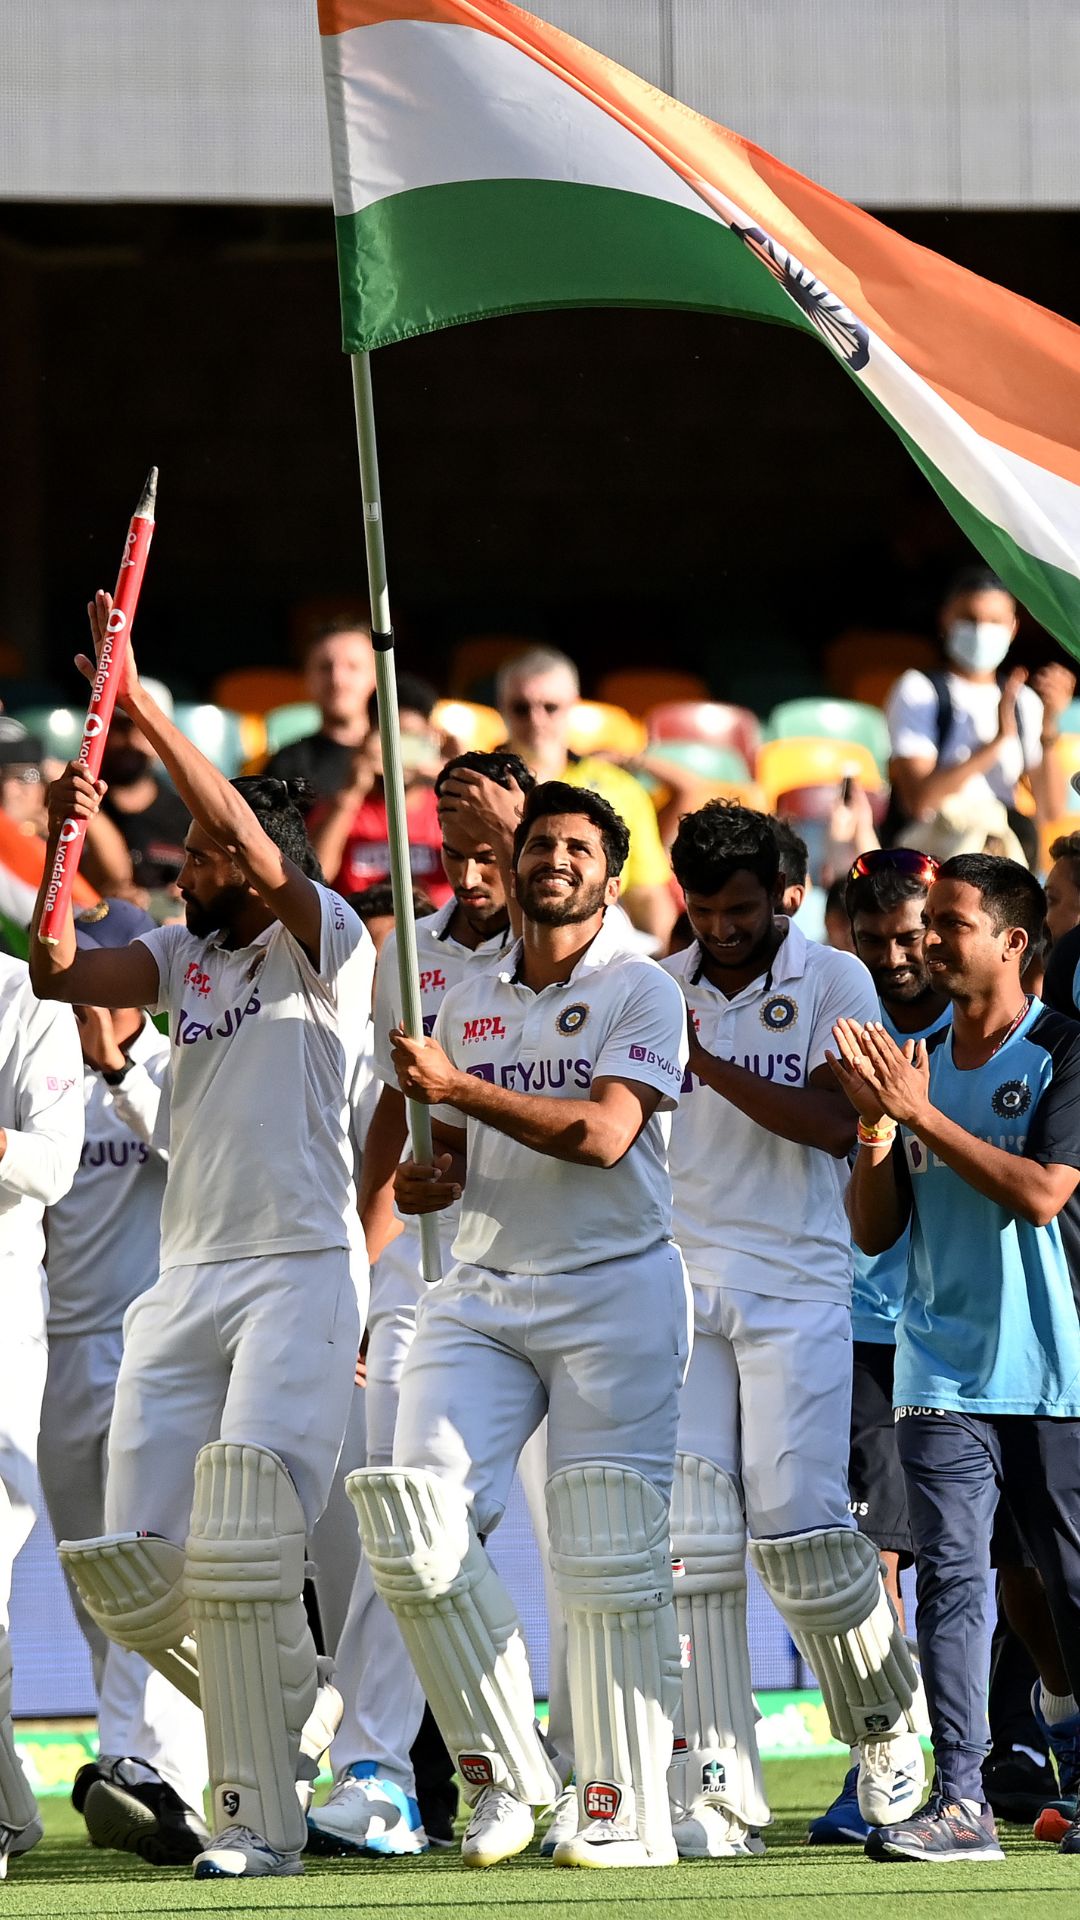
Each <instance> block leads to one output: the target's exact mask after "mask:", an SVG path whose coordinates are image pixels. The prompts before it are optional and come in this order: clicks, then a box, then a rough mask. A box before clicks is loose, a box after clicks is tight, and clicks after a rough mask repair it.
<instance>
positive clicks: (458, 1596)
mask: <svg viewBox="0 0 1080 1920" xmlns="http://www.w3.org/2000/svg"><path fill="white" fill-rule="evenodd" d="M345 1490H346V1492H347V1494H348V1496H349V1499H350V1500H351V1501H352V1504H353V1506H354V1507H355V1509H356V1517H357V1521H358V1524H359V1527H360V1538H361V1541H362V1542H363V1547H364V1553H365V1555H366V1557H367V1561H368V1564H369V1566H370V1568H371V1576H372V1579H373V1580H374V1582H375V1587H376V1590H377V1592H378V1593H379V1594H380V1595H381V1597H382V1599H383V1600H385V1602H386V1604H387V1606H388V1607H389V1608H390V1611H391V1613H392V1614H393V1615H394V1618H395V1619H396V1621H397V1623H398V1626H399V1628H400V1629H401V1637H402V1639H403V1640H404V1642H405V1645H406V1648H407V1649H408V1653H409V1658H410V1659H411V1661H412V1663H413V1666H414V1667H415V1669H416V1673H417V1677H418V1679H419V1681H420V1684H421V1686H422V1687H423V1689H424V1692H425V1694H426V1695H427V1698H428V1701H429V1703H430V1705H431V1711H432V1713H433V1714H434V1716H435V1719H436V1721H437V1722H438V1725H439V1729H440V1731H441V1733H442V1736H443V1739H444V1740H445V1741H446V1744H447V1746H448V1748H449V1749H450V1752H451V1753H452V1754H453V1756H454V1759H455V1761H456V1763H457V1768H458V1772H459V1773H460V1775H461V1777H462V1779H463V1780H464V1782H465V1790H466V1794H467V1795H469V1796H470V1797H471V1798H472V1799H475V1798H476V1797H477V1795H478V1794H479V1793H480V1792H481V1791H482V1790H483V1788H484V1787H487V1786H491V1785H496V1786H506V1787H509V1788H510V1790H511V1791H512V1792H513V1793H515V1794H516V1795H517V1796H518V1798H519V1799H521V1800H524V1801H525V1802H526V1803H527V1804H528V1805H529V1806H534V1807H546V1806H550V1805H551V1804H552V1802H553V1801H554V1800H555V1798H556V1797H557V1795H558V1794H559V1793H560V1791H561V1789H562V1781H561V1780H560V1778H559V1775H558V1774H557V1773H556V1771H555V1768H554V1767H553V1766H552V1764H551V1762H550V1760H549V1759H548V1757H547V1754H546V1753H545V1752H544V1749H543V1747H542V1745H541V1743H540V1739H539V1736H538V1734H537V1731H536V1726H535V1720H534V1702H533V1689H532V1679H531V1677H530V1674H529V1660H528V1655H527V1653H526V1651H525V1642H524V1639H523V1638H522V1633H521V1627H520V1625H519V1623H518V1618H517V1614H516V1612H515V1610H514V1603H513V1601H512V1600H511V1598H510V1596H509V1594H508V1593H507V1591H506V1588H505V1587H504V1586H503V1584H502V1581H501V1580H500V1579H499V1576H498V1574H497V1573H496V1571H495V1569H494V1567H493V1566H492V1564H491V1561H490V1559H489V1558H488V1555H487V1553H486V1552H485V1550H484V1548H483V1547H482V1546H481V1544H480V1541H479V1540H478V1539H477V1537H476V1534H475V1532H474V1530H473V1526H472V1522H471V1519H470V1517H469V1510H468V1506H467V1505H466V1502H465V1498H464V1495H463V1494H462V1493H460V1492H459V1490H458V1489H457V1488H456V1487H454V1486H451V1485H449V1484H448V1483H447V1482H446V1481H443V1480H440V1479H438V1477H437V1476H436V1475H435V1474H433V1473H427V1472H425V1471H423V1470H422V1469H420V1468H404V1467H385V1468H375V1467H369V1468H360V1469H359V1470H358V1471H357V1472H355V1473H350V1474H349V1476H348V1478H347V1480H346V1482H345Z"/></svg>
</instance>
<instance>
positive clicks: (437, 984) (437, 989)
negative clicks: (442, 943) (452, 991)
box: [420, 967, 446, 993]
mask: <svg viewBox="0 0 1080 1920" xmlns="http://www.w3.org/2000/svg"><path fill="white" fill-rule="evenodd" d="M420 991H421V993H445V992H446V975H445V973H444V972H443V970H442V968H441V967H428V969H427V971H426V972H424V973H422V974H421V975H420Z"/></svg>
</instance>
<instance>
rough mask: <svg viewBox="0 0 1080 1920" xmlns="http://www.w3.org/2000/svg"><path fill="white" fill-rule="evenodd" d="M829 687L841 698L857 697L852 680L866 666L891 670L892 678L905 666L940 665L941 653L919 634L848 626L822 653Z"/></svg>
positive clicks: (854, 680) (855, 679)
mask: <svg viewBox="0 0 1080 1920" xmlns="http://www.w3.org/2000/svg"><path fill="white" fill-rule="evenodd" d="M822 665H823V666H824V668H825V678H826V680H827V681H828V683H829V690H830V692H832V693H835V694H836V695H837V696H838V697H839V698H840V699H842V700H861V699H862V698H863V695H862V694H860V693H856V691H855V683H856V681H857V679H858V678H859V676H860V675H861V674H863V673H865V671H866V669H867V668H868V667H874V668H876V669H877V670H879V671H881V672H884V671H885V670H886V669H887V668H888V669H891V675H892V679H893V680H895V679H897V678H898V676H899V675H900V674H902V673H903V672H904V671H905V670H906V669H907V668H908V667H923V668H926V667H940V665H941V654H940V651H939V649H938V648H937V647H936V646H935V645H934V642H933V641H932V640H928V639H927V637H926V635H925V634H923V633H894V632H890V631H889V630H888V629H882V630H878V629H877V628H874V627H866V628H852V629H850V630H849V631H848V632H847V633H841V634H838V635H837V637H836V639H835V640H830V641H829V644H828V646H827V647H826V648H825V652H824V654H823V656H822Z"/></svg>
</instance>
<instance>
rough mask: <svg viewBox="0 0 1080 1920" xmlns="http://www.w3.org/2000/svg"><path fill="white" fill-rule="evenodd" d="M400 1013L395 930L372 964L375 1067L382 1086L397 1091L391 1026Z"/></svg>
mask: <svg viewBox="0 0 1080 1920" xmlns="http://www.w3.org/2000/svg"><path fill="white" fill-rule="evenodd" d="M400 1013H401V994H400V992H399V989H398V972H397V934H396V933H389V934H387V936H386V939H385V940H384V941H383V946H382V952H381V953H380V955H379V961H378V965H377V966H376V968H375V1016H374V1018H375V1071H376V1073H377V1074H378V1076H379V1079H380V1080H381V1081H382V1082H383V1083H384V1085H385V1086H388V1087H393V1088H394V1090H395V1092H396V1091H397V1083H398V1082H397V1074H396V1073H395V1072H394V1063H393V1061H392V1060H391V1058H390V1039H389V1034H390V1029H391V1027H396V1026H397V1024H398V1020H399V1018H400Z"/></svg>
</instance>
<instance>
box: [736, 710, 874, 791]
mask: <svg viewBox="0 0 1080 1920" xmlns="http://www.w3.org/2000/svg"><path fill="white" fill-rule="evenodd" d="M765 737H766V739H767V740H792V739H799V740H808V739H823V740H858V741H860V742H861V743H862V745H863V746H864V747H869V749H870V752H871V753H872V754H873V756H874V759H875V760H876V761H877V763H878V766H879V767H880V768H881V771H882V773H884V772H885V770H886V768H887V767H888V764H889V728H888V724H887V722H886V719H885V715H884V714H883V713H882V712H881V709H880V708H879V707H866V706H862V705H861V704H860V703H859V701H857V700H820V699H819V700H784V701H782V702H781V704H780V705H779V706H778V707H774V708H773V710H772V712H771V713H770V715H769V718H768V721H767V723H766V727H765Z"/></svg>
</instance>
